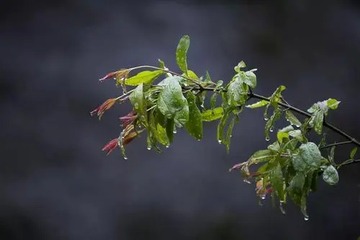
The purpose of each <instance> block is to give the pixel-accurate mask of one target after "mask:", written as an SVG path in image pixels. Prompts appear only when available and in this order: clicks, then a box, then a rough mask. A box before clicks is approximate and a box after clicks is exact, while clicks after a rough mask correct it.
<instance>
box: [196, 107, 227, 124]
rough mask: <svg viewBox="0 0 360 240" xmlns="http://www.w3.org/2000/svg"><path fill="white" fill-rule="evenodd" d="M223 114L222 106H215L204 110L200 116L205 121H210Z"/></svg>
mask: <svg viewBox="0 0 360 240" xmlns="http://www.w3.org/2000/svg"><path fill="white" fill-rule="evenodd" d="M223 115H224V109H223V108H222V107H217V108H214V109H210V110H206V111H204V112H202V113H201V118H202V120H203V121H205V122H211V121H214V120H217V119H219V118H222V116H223Z"/></svg>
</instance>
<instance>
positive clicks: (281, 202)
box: [279, 200, 286, 215]
mask: <svg viewBox="0 0 360 240" xmlns="http://www.w3.org/2000/svg"><path fill="white" fill-rule="evenodd" d="M283 203H284V201H282V200H280V206H279V208H280V211H281V213H282V214H284V215H285V214H286V212H285V209H284V206H283Z"/></svg>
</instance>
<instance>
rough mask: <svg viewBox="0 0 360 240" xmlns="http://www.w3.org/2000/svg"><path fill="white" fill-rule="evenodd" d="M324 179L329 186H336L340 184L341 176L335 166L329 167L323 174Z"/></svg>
mask: <svg viewBox="0 0 360 240" xmlns="http://www.w3.org/2000/svg"><path fill="white" fill-rule="evenodd" d="M323 179H324V181H325V182H326V183H327V184H329V185H335V184H337V183H338V182H339V174H338V171H337V170H336V168H335V167H334V166H333V165H330V166H328V167H327V168H326V169H325V170H324V172H323Z"/></svg>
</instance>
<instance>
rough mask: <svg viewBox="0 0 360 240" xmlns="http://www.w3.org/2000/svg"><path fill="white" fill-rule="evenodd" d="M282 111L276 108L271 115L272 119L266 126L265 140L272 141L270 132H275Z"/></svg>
mask: <svg viewBox="0 0 360 240" xmlns="http://www.w3.org/2000/svg"><path fill="white" fill-rule="evenodd" d="M280 116H281V111H280V110H279V109H278V108H275V110H274V112H273V114H272V115H271V117H270V119H269V120H268V121H267V122H266V124H265V140H267V141H268V140H270V134H269V132H272V131H274V130H273V129H274V125H275V122H276V121H277V120H278V119H279V118H280Z"/></svg>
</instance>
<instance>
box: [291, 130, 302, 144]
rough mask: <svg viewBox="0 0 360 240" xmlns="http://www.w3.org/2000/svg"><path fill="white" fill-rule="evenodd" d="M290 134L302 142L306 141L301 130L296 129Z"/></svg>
mask: <svg viewBox="0 0 360 240" xmlns="http://www.w3.org/2000/svg"><path fill="white" fill-rule="evenodd" d="M289 136H291V137H293V138H295V139H296V140H298V141H300V142H304V141H305V137H304V136H303V134H302V132H301V130H298V129H297V130H294V131H290V132H289Z"/></svg>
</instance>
